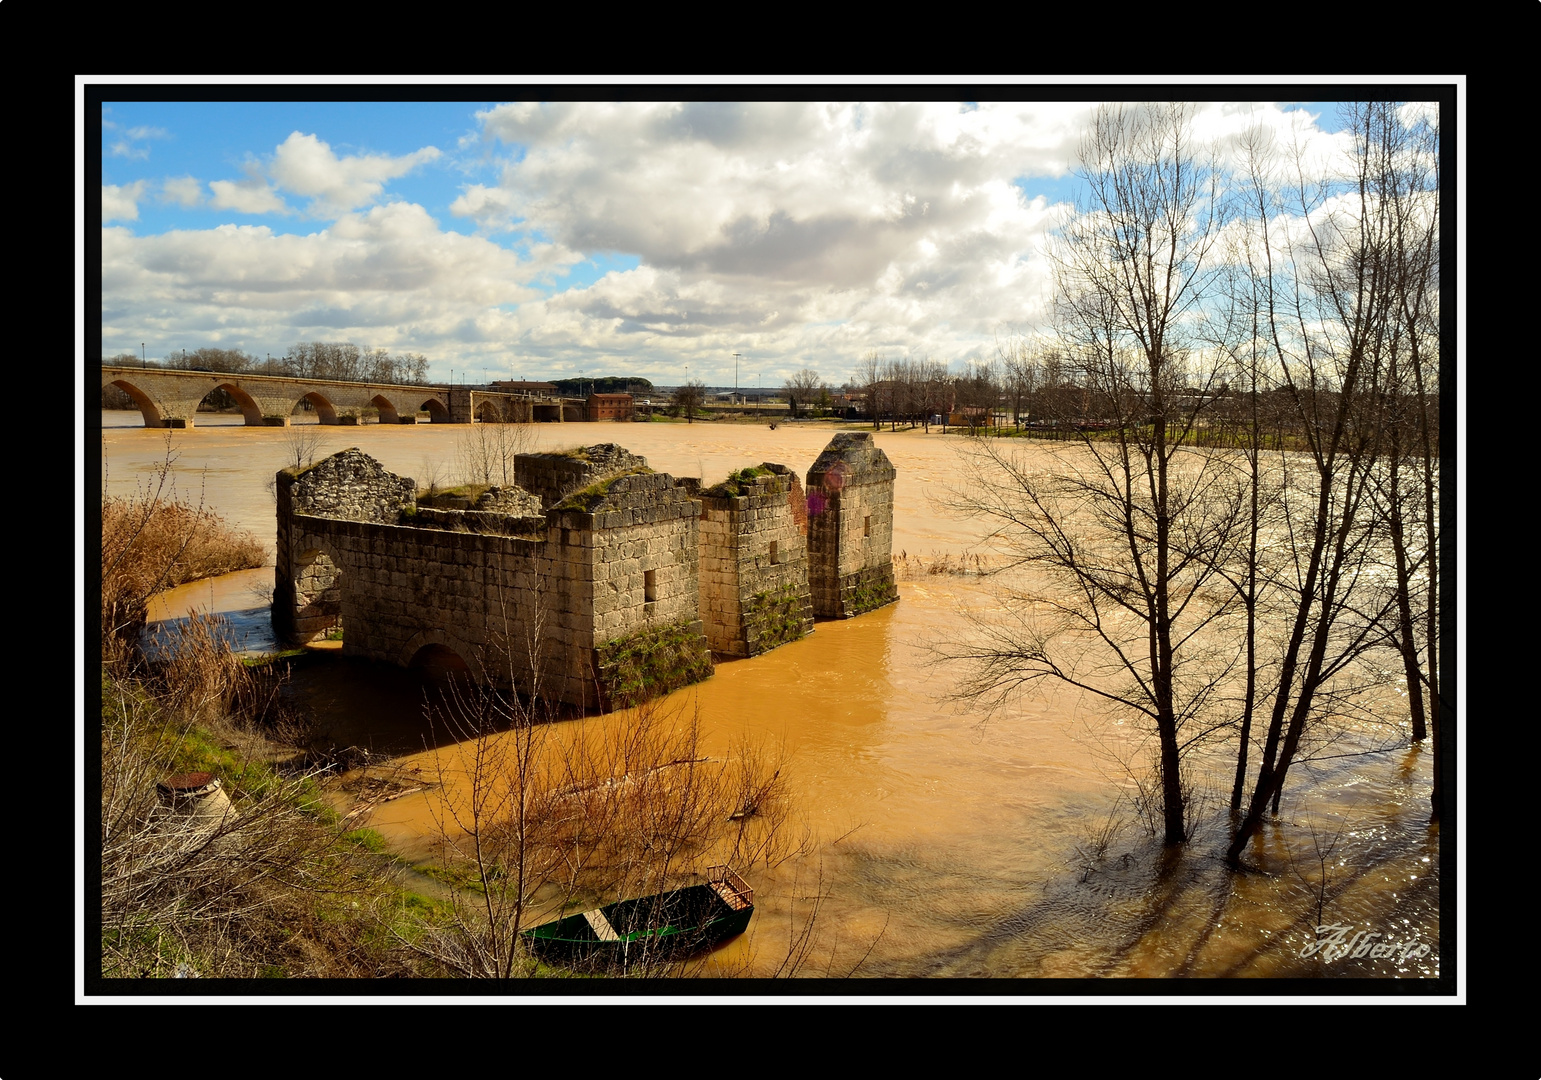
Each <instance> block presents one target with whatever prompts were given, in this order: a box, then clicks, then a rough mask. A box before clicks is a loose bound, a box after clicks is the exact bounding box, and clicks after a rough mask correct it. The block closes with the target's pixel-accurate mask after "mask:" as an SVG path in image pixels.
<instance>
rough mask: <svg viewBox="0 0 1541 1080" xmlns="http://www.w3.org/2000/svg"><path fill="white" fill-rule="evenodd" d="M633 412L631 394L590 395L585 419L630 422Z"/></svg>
mask: <svg viewBox="0 0 1541 1080" xmlns="http://www.w3.org/2000/svg"><path fill="white" fill-rule="evenodd" d="M632 412H633V406H632V401H631V395H630V394H590V395H589V401H588V405H587V407H586V408H585V417H586V419H589V420H630V419H631V417H632Z"/></svg>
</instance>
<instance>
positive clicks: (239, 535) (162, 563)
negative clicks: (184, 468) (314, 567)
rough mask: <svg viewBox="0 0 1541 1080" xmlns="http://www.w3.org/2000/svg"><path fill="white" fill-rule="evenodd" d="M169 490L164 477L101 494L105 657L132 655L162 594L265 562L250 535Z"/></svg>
mask: <svg viewBox="0 0 1541 1080" xmlns="http://www.w3.org/2000/svg"><path fill="white" fill-rule="evenodd" d="M165 488H166V483H165V477H164V475H163V476H162V478H161V483H160V484H159V485H158V486H157V487H155V488H154V489H150V490H142V491H140V492H139V493H137V494H135V495H132V496H118V497H104V498H103V499H102V592H101V604H102V607H101V616H102V625H101V642H102V662H103V663H121V662H123V661H125V660H127V659H129V657H130V656H131V654H132V645H133V642H134V641H135V640H136V639H137V638H138V635H139V632H140V631H141V630H142V629H143V628H144V625H145V618H146V613H147V611H148V605H149V602H150V597H152V596H154V595H155V594H156V593H157V592H160V591H162V590H164V589H169V588H173V587H175V586H177V585H183V584H186V583H187V582H189V581H197V580H199V579H200V578H206V577H214V576H216V575H218V574H228V573H231V572H232V571H235V570H249V569H252V568H254V567H258V566H261V565H262V564H263V563H264V562H266V561H267V551H266V550H265V549H264V547H263V545H262V543H261V542H260V541H259V540H258V539H257V538H256V537H255V536H253V535H252V534H251V533H247V532H240V531H238V530H236V529H233V528H231V527H230V526H229V525H228V524H226V522H225V520H224V519H223V518H222V517H220V516H219V515H218V514H216V513H214V512H213V511H212V510H209V509H207V508H205V507H203V506H199V505H195V504H193V503H191V502H188V501H187V500H185V499H181V498H178V497H177V496H176V495H175V494H174V493H172V494H167V493H166V491H165Z"/></svg>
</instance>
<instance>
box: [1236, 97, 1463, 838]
mask: <svg viewBox="0 0 1541 1080" xmlns="http://www.w3.org/2000/svg"><path fill="white" fill-rule="evenodd" d="M1347 119H1348V121H1349V123H1348V131H1349V133H1350V136H1351V140H1352V152H1351V155H1350V157H1349V160H1348V163H1347V164H1348V168H1347V169H1346V170H1345V171H1344V172H1342V173H1340V174H1338V175H1329V176H1327V177H1325V178H1319V177H1315V176H1313V175H1312V174H1311V173H1310V172H1309V171H1308V170H1307V168H1306V166H1305V165H1304V163H1303V162H1302V160H1301V158H1300V156H1299V155H1298V154H1297V157H1296V162H1295V175H1294V194H1293V201H1292V203H1291V204H1290V205H1289V206H1288V207H1287V210H1288V211H1289V213H1290V215H1291V216H1292V217H1293V221H1292V222H1291V224H1293V225H1295V226H1296V230H1295V231H1296V238H1295V239H1293V240H1290V239H1284V240H1278V239H1275V237H1276V235H1282V234H1284V233H1285V232H1287V231H1288V230H1277V232H1276V231H1275V230H1273V229H1271V228H1270V221H1269V217H1268V213H1267V212H1268V210H1269V209H1270V207H1269V205H1268V203H1267V201H1266V199H1263V200H1260V208H1261V209H1260V212H1259V215H1258V221H1257V227H1256V234H1257V240H1256V245H1257V248H1258V250H1259V252H1260V255H1261V258H1262V259H1263V260H1264V265H1265V272H1264V273H1263V275H1262V279H1261V280H1262V286H1261V288H1260V290H1259V292H1260V297H1261V302H1262V304H1263V306H1264V311H1265V315H1264V317H1263V318H1262V320H1261V322H1262V324H1263V326H1264V327H1265V331H1266V334H1267V340H1268V344H1269V348H1270V349H1271V351H1272V353H1273V355H1274V359H1275V363H1276V364H1277V368H1278V379H1279V382H1280V386H1281V388H1282V389H1283V391H1284V392H1285V395H1286V397H1287V400H1288V401H1289V403H1290V406H1291V408H1292V411H1293V413H1294V416H1295V417H1296V418H1297V419H1298V431H1299V438H1300V440H1301V441H1302V444H1303V447H1304V450H1305V452H1304V454H1301V455H1286V456H1284V457H1283V458H1282V462H1283V464H1284V466H1285V478H1284V497H1285V504H1284V505H1285V512H1286V518H1285V521H1286V526H1287V528H1288V530H1289V537H1290V554H1291V557H1292V558H1291V561H1292V566H1291V571H1292V572H1291V574H1290V576H1289V577H1287V578H1282V577H1281V579H1280V580H1281V585H1282V586H1283V587H1286V588H1287V589H1288V593H1289V600H1290V603H1289V609H1288V616H1287V627H1288V629H1287V631H1286V633H1285V634H1284V635H1283V640H1282V641H1281V642H1280V645H1279V653H1278V658H1277V662H1276V663H1277V666H1276V667H1275V668H1274V669H1273V670H1274V671H1275V672H1276V675H1275V676H1274V677H1273V678H1272V679H1271V680H1270V682H1271V689H1270V693H1269V695H1268V699H1269V701H1270V704H1271V708H1270V710H1269V717H1268V725H1267V729H1266V732H1265V734H1264V742H1263V752H1262V759H1261V761H1260V763H1259V765H1258V769H1257V774H1256V779H1255V780H1254V782H1253V784H1252V788H1251V794H1250V798H1249V799H1248V801H1247V805H1246V810H1245V813H1244V815H1243V817H1242V819H1241V821H1240V822H1239V824H1238V826H1237V828H1236V832H1235V834H1234V836H1233V838H1232V841H1231V844H1230V847H1229V849H1228V850H1227V859H1228V860H1229V861H1230V862H1231V863H1232V864H1236V863H1238V862H1239V860H1240V857H1241V854H1242V852H1243V851H1245V850H1246V847H1247V844H1248V842H1249V841H1250V840H1251V838H1252V837H1253V836H1254V835H1256V834H1257V832H1258V829H1259V828H1260V827H1261V824H1262V821H1263V817H1264V815H1265V813H1267V812H1268V809H1269V808H1270V806H1271V807H1272V809H1273V811H1274V812H1275V813H1277V812H1278V808H1279V800H1280V797H1281V794H1282V791H1283V787H1284V782H1285V779H1286V777H1287V776H1288V773H1289V770H1290V767H1291V766H1292V764H1294V763H1295V762H1296V761H1297V760H1298V759H1299V757H1300V755H1301V753H1302V750H1303V745H1304V740H1305V739H1306V737H1307V734H1308V732H1309V730H1310V728H1311V725H1312V723H1313V721H1315V720H1317V719H1319V718H1320V717H1321V716H1322V715H1323V714H1324V713H1326V712H1328V711H1329V706H1330V705H1331V704H1334V703H1335V699H1334V696H1333V689H1334V683H1335V680H1340V679H1349V680H1350V681H1354V677H1353V672H1354V667H1355V664H1356V662H1357V661H1358V660H1359V658H1360V657H1361V656H1363V655H1364V654H1365V653H1366V652H1368V651H1370V650H1372V649H1375V648H1380V647H1384V646H1385V645H1386V644H1388V643H1390V642H1394V641H1395V639H1396V635H1397V629H1396V628H1397V627H1398V626H1400V627H1402V629H1403V633H1404V634H1405V633H1406V629H1407V620H1405V619H1403V618H1402V617H1401V616H1400V614H1399V613H1398V608H1399V606H1401V605H1402V603H1403V602H1404V601H1405V597H1406V591H1407V590H1406V589H1405V587H1403V586H1402V585H1400V584H1399V585H1398V586H1397V587H1396V588H1394V589H1390V590H1388V589H1386V588H1385V587H1384V585H1383V584H1382V579H1383V577H1384V575H1383V574H1381V573H1380V572H1379V569H1380V566H1379V564H1381V563H1382V562H1383V558H1382V552H1383V550H1384V547H1385V536H1386V531H1387V530H1386V519H1385V516H1384V510H1385V503H1384V498H1383V495H1384V492H1385V484H1386V478H1387V476H1388V475H1392V470H1390V469H1389V468H1388V463H1387V459H1386V455H1387V453H1388V451H1389V450H1390V449H1391V447H1392V445H1393V440H1392V438H1391V432H1392V431H1393V430H1395V429H1396V428H1397V427H1398V425H1397V424H1395V423H1393V424H1391V425H1389V426H1388V423H1387V419H1388V418H1387V402H1388V400H1392V399H1394V398H1395V397H1396V395H1397V393H1398V391H1397V389H1396V383H1397V381H1398V380H1396V379H1394V378H1393V376H1394V374H1395V372H1396V369H1397V363H1398V358H1399V357H1400V356H1402V355H1403V354H1404V353H1410V351H1411V349H1410V348H1409V346H1408V344H1407V339H1408V336H1409V333H1410V328H1409V326H1408V322H1409V319H1408V316H1409V315H1410V314H1411V313H1412V312H1413V311H1414V310H1416V308H1417V307H1419V306H1421V304H1422V301H1421V300H1415V299H1412V297H1413V296H1414V295H1415V294H1416V293H1417V291H1418V289H1420V288H1423V287H1425V286H1422V285H1418V284H1416V283H1414V282H1410V281H1409V279H1408V276H1407V274H1406V273H1405V270H1406V269H1407V258H1408V257H1409V255H1410V254H1411V252H1412V251H1417V250H1425V251H1426V250H1428V246H1429V245H1430V244H1431V243H1432V240H1428V239H1425V240H1421V241H1418V242H1416V243H1414V244H1413V245H1411V247H1409V245H1406V244H1404V243H1403V242H1402V241H1401V238H1403V237H1405V236H1406V235H1407V233H1406V231H1405V228H1404V227H1405V225H1406V223H1407V221H1406V218H1407V215H1408V214H1409V213H1411V211H1410V209H1409V202H1410V201H1411V202H1413V203H1415V204H1416V203H1423V204H1424V205H1425V208H1426V206H1427V202H1428V201H1429V200H1430V199H1431V198H1432V197H1433V194H1432V193H1430V192H1428V191H1427V190H1425V189H1424V187H1423V186H1421V185H1420V186H1419V188H1418V190H1415V191H1411V192H1409V191H1408V190H1407V189H1406V187H1405V184H1404V179H1403V176H1402V172H1401V170H1402V169H1403V168H1404V167H1405V163H1406V161H1407V160H1408V154H1407V151H1408V149H1409V147H1408V143H1407V139H1406V138H1405V129H1404V127H1403V125H1402V121H1401V118H1400V110H1399V109H1398V108H1397V106H1396V105H1394V104H1392V103H1386V102H1372V103H1361V104H1355V105H1353V106H1350V107H1349V108H1348V110H1347ZM1274 185H1275V182H1274V181H1273V180H1272V179H1271V178H1270V179H1268V180H1266V181H1259V182H1255V183H1254V188H1255V189H1256V190H1258V191H1266V190H1268V189H1270V188H1272V187H1273V186H1274ZM1276 212H1277V211H1276ZM1280 216H1282V215H1280ZM1414 258H1416V259H1417V260H1418V262H1419V265H1421V266H1423V267H1424V269H1422V270H1421V271H1418V273H1419V274H1420V275H1422V276H1423V281H1424V282H1427V281H1428V280H1430V279H1429V278H1428V277H1427V275H1429V274H1432V267H1431V266H1429V265H1428V264H1427V263H1426V261H1423V258H1422V257H1420V256H1414ZM1393 498H1394V499H1395V498H1399V496H1398V497H1393ZM1391 531H1392V532H1393V534H1394V533H1395V531H1396V530H1395V529H1394V528H1393V529H1392V530H1391ZM1393 546H1395V542H1394V541H1393ZM1428 573H1429V574H1430V575H1431V576H1433V575H1434V574H1435V570H1434V568H1433V566H1432V565H1430V566H1429V567H1428ZM1429 644H1430V649H1431V650H1432V648H1433V642H1432V641H1431V642H1430V643H1429ZM1408 655H1409V654H1408V653H1407V652H1406V651H1403V656H1404V658H1406V657H1407V656H1408ZM1420 681H1421V680H1420ZM1409 692H1414V691H1413V687H1412V686H1410V687H1409ZM1337 700H1338V701H1341V699H1337Z"/></svg>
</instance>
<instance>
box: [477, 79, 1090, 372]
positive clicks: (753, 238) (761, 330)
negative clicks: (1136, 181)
mask: <svg viewBox="0 0 1541 1080" xmlns="http://www.w3.org/2000/svg"><path fill="white" fill-rule="evenodd" d="M1088 110H1089V106H1087V105H1081V104H1075V103H1068V104H1050V105H1032V106H1019V105H982V106H980V107H977V108H965V107H963V106H960V105H957V104H945V103H942V104H939V103H917V104H902V103H878V104H864V103H832V104H809V103H747V104H745V103H718V102H707V103H620V104H564V103H542V104H528V103H516V104H510V105H500V106H498V107H496V108H493V109H490V110H487V111H485V112H482V113H479V114H478V119H479V121H480V122H481V124H482V128H483V132H484V137H485V138H486V139H488V140H489V141H491V142H494V143H498V144H503V145H505V146H507V147H509V148H511V149H512V150H513V153H512V154H511V157H512V158H513V160H511V161H510V162H508V163H507V164H506V165H505V167H504V168H503V171H502V175H501V176H500V178H499V180H498V183H496V184H474V185H470V186H468V187H466V188H465V189H463V191H462V194H461V196H460V198H459V199H457V200H456V201H455V202H454V203H453V204H452V206H451V213H453V214H455V215H457V216H461V217H464V218H468V219H470V220H472V221H474V222H475V223H476V224H477V226H478V227H479V228H482V229H488V230H491V229H503V228H513V229H516V230H523V231H526V232H528V233H530V234H533V235H539V236H543V237H548V238H551V239H553V240H554V241H556V242H557V243H560V244H562V245H564V246H565V247H567V248H570V249H572V250H575V251H580V252H593V251H610V252H622V253H627V254H632V255H636V256H638V257H639V258H640V259H641V261H642V263H643V264H644V265H643V266H642V267H639V268H638V269H637V270H635V271H631V272H628V273H625V274H612V275H609V276H608V277H606V278H605V279H602V280H601V281H599V282H596V283H595V284H594V285H593V286H591V287H589V288H587V289H582V290H575V291H570V292H569V293H566V294H563V295H562V296H560V297H557V298H553V300H552V301H550V302H549V303H547V304H546V305H544V307H543V309H542V311H541V313H540V314H541V317H542V319H543V320H544V321H543V326H544V327H546V328H547V329H548V330H549V329H550V328H552V327H554V326H556V325H560V326H561V327H562V328H563V332H564V333H569V334H572V335H574V338H575V340H577V341H581V342H582V343H583V347H584V348H607V347H613V348H615V349H616V350H618V351H622V352H632V353H635V352H636V351H638V350H646V349H648V348H659V349H662V348H665V347H672V348H674V349H676V350H679V349H691V350H699V351H704V352H712V351H722V350H726V351H727V352H728V353H731V352H732V351H734V350H735V348H737V347H738V346H739V345H742V344H744V343H746V342H751V343H758V344H759V345H761V346H764V347H765V348H767V349H774V350H777V351H783V352H785V351H795V350H796V349H800V348H804V347H811V346H812V343H814V342H818V343H822V344H821V347H833V345H834V343H835V342H836V341H837V339H839V338H840V336H841V334H842V333H843V331H842V330H841V329H840V328H841V327H842V326H848V325H856V326H864V327H869V328H870V327H871V326H873V325H877V324H879V322H880V321H884V320H886V322H882V325H883V334H884V338H885V340H889V339H893V340H903V341H904V342H906V343H907V344H908V345H909V346H914V347H919V346H920V345H921V344H923V342H924V341H927V340H935V341H936V347H937V348H939V349H941V348H948V347H951V346H954V345H957V343H959V342H961V341H962V340H964V339H965V338H967V337H969V336H970V335H973V337H972V338H970V342H971V344H970V346H969V347H973V348H977V347H978V343H979V335H981V334H983V335H984V337H985V339H988V338H989V335H990V333H991V331H992V329H993V328H994V327H997V326H999V325H1000V324H1001V323H1002V322H1003V321H1018V320H1022V319H1027V318H1032V317H1035V313H1041V312H1039V308H1040V307H1041V303H1040V301H1039V300H1038V299H1037V298H1036V297H1035V296H1034V295H1032V294H1030V293H1029V292H1027V291H1024V290H1025V289H1027V288H1028V287H1029V286H1033V285H1034V283H1035V282H1037V281H1038V280H1039V279H1040V278H1041V277H1042V275H1041V274H1038V273H1035V272H1034V271H1033V270H1032V268H1031V267H1032V263H1033V260H1034V259H1035V258H1036V255H1035V252H1036V250H1037V249H1038V248H1039V247H1040V246H1041V241H1042V238H1043V237H1044V235H1045V234H1046V232H1047V230H1048V229H1049V228H1050V227H1051V225H1052V223H1053V213H1052V208H1051V207H1050V206H1049V204H1048V203H1047V202H1046V201H1045V200H1042V199H1037V200H1035V199H1033V198H1031V197H1029V196H1028V195H1027V194H1025V193H1024V191H1023V190H1022V188H1021V187H1020V186H1018V184H1017V183H1016V181H1017V180H1019V179H1021V178H1023V177H1033V176H1039V177H1048V178H1053V177H1059V176H1062V175H1063V174H1064V173H1065V171H1066V169H1067V168H1068V166H1069V163H1070V161H1071V160H1072V158H1073V154H1074V140H1075V133H1076V130H1077V128H1078V122H1079V121H1080V120H1081V119H1082V118H1083V117H1084V116H1085V115H1086V113H1087V111H1088ZM894 320H897V322H895V321H894ZM805 326H812V327H814V328H812V329H806V330H805V329H803V328H804V327H805ZM793 366H794V367H795V366H797V365H795V364H794V365H793Z"/></svg>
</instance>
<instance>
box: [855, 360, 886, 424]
mask: <svg viewBox="0 0 1541 1080" xmlns="http://www.w3.org/2000/svg"><path fill="white" fill-rule="evenodd" d="M882 379H883V361H882V358H881V357H879V356H878V353H877V350H876V349H873V350H871V351H870V352H868V353H866V354H865V355H864V356H862V358H861V362H860V363H858V364H857V365H856V377H855V379H853V380H852V388H853V389H854V390H855V391H856V393H858V394H859V395H861V401H862V408H863V409H865V410H866V413H867V416H868V418H869V419H871V421H872V427H873V430H877V429H878V428H881V427H882V426H883V423H882V419H881V417H880V416H879V414H878V384H879V383H880V382H881V381H882Z"/></svg>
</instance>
